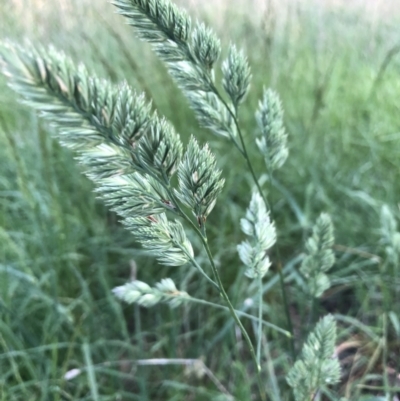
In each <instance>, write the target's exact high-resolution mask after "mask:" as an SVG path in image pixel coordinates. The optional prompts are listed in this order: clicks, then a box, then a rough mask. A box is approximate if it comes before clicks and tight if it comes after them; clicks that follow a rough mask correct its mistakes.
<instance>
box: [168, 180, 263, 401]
mask: <svg viewBox="0 0 400 401" xmlns="http://www.w3.org/2000/svg"><path fill="white" fill-rule="evenodd" d="M166 189H167V191H168V195H169V196H170V198H171V200H172V201H173V202H174V205H175V207H176V209H177V211H178V213H179V214H180V215H181V216H182V218H184V219H185V220H186V221H187V222H188V223H189V224H190V225H191V226H192V227H193V229H194V230H195V232H196V233H197V235H198V236H199V237H200V239H201V242H202V243H203V246H204V249H205V250H206V252H207V256H208V259H209V261H210V264H211V269H212V271H213V274H214V277H215V281H216V283H217V285H218V289H219V292H220V295H221V296H222V298H223V299H224V300H225V302H226V303H227V305H228V309H229V311H230V313H231V315H232V317H233V319H234V321H235V322H236V324H237V325H238V326H239V328H240V331H241V332H242V334H243V337H244V339H245V341H246V343H247V346H248V348H249V350H250V354H251V356H252V358H253V360H254V363H255V364H256V372H257V381H258V386H259V390H260V395H261V399H262V401H265V400H266V396H265V392H264V390H263V385H262V381H261V376H260V371H261V368H260V365H259V364H258V362H257V356H256V354H255V352H254V346H253V344H252V342H251V340H250V337H249V335H248V333H247V331H246V329H245V328H244V326H243V324H242V322H241V321H240V319H239V317H238V315H237V313H236V310H235V309H234V307H233V305H232V303H231V301H230V299H229V297H228V294H227V293H226V291H225V289H224V286H223V284H222V281H221V277H220V275H219V273H218V269H217V267H216V265H215V262H214V258H213V256H212V253H211V250H210V247H209V246H208V240H207V233H206V229H205V225H203V226H202V227H201V231H200V229H199V228H198V227H197V226H196V225H195V224H194V222H193V220H192V219H190V218H189V216H187V214H186V213H185V212H184V211H183V210H182V208H181V207H180V205H179V202H178V201H177V199H176V197H175V195H174V194H173V192H172V190H171V187H170V184H169V183H167V188H166Z"/></svg>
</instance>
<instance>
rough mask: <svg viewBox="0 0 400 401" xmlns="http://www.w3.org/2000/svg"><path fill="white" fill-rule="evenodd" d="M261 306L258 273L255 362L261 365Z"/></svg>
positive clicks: (261, 296) (260, 286)
mask: <svg viewBox="0 0 400 401" xmlns="http://www.w3.org/2000/svg"><path fill="white" fill-rule="evenodd" d="M262 306H263V288H262V277H261V274H259V275H258V338H257V363H258V365H259V366H261V343H262V320H263V319H262Z"/></svg>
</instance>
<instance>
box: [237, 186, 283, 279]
mask: <svg viewBox="0 0 400 401" xmlns="http://www.w3.org/2000/svg"><path fill="white" fill-rule="evenodd" d="M240 226H241V228H242V231H243V232H244V233H245V234H246V235H247V236H248V237H250V240H251V242H249V241H244V242H242V243H241V244H240V245H238V246H237V249H238V252H239V256H240V259H241V261H242V262H243V263H244V264H245V265H246V266H247V270H246V273H245V274H246V276H248V277H250V278H257V277H261V278H262V277H264V276H265V274H266V273H267V272H268V269H269V267H270V266H271V262H270V260H269V257H268V254H267V251H268V250H269V249H270V248H271V247H272V246H273V245H274V244H275V242H276V230H275V225H274V223H273V222H272V221H271V219H270V217H269V213H268V212H267V207H266V205H265V203H264V201H263V199H262V198H261V196H260V195H259V194H258V193H257V192H254V193H253V196H252V198H251V202H250V206H249V208H248V209H247V212H246V217H245V218H243V219H241V220H240Z"/></svg>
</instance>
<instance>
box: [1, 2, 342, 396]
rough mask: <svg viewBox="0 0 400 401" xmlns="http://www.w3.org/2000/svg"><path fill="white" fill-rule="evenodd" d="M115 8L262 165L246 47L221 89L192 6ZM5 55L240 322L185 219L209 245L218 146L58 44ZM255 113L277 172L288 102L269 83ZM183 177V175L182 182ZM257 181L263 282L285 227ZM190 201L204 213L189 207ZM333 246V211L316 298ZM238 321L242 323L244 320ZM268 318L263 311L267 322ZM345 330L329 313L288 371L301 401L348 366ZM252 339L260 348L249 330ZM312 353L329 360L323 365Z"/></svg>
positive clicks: (175, 294) (61, 134)
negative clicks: (342, 346) (249, 131)
mask: <svg viewBox="0 0 400 401" xmlns="http://www.w3.org/2000/svg"><path fill="white" fill-rule="evenodd" d="M114 5H115V6H116V7H117V9H118V11H119V13H121V14H122V15H124V16H125V17H126V18H127V21H128V23H129V24H130V25H132V26H133V27H134V28H135V29H136V32H137V34H138V36H139V37H140V38H142V39H144V40H145V41H147V42H150V43H151V44H152V46H153V48H154V50H155V52H156V53H157V54H158V56H159V57H160V58H161V59H162V60H163V61H164V62H165V63H166V65H167V67H168V69H169V71H170V73H171V75H172V77H173V78H174V79H175V81H176V82H177V84H178V85H179V87H180V88H181V89H182V91H183V93H184V94H185V96H186V97H187V99H188V101H189V104H190V106H191V107H192V109H193V110H194V112H195V115H196V116H197V118H198V121H199V122H200V124H201V125H202V126H203V127H205V128H207V129H209V130H211V131H212V132H213V133H214V134H216V135H219V136H222V137H225V138H227V139H229V140H230V141H232V143H233V144H234V145H235V146H236V148H237V149H238V151H239V152H240V153H241V155H242V156H244V157H245V158H246V160H247V162H248V163H249V167H251V165H250V162H249V160H248V157H247V150H246V147H245V142H244V140H243V135H242V132H241V129H240V126H239V123H238V110H239V107H240V105H241V103H242V102H243V101H244V99H245V97H246V94H247V93H248V90H249V87H250V81H251V72H250V67H249V63H248V61H247V59H246V57H245V55H244V53H243V52H242V51H240V50H238V49H237V48H236V46H234V45H231V46H230V48H229V51H228V56H227V58H226V59H225V60H223V61H222V62H221V75H222V82H221V85H217V84H216V82H215V76H216V74H215V71H214V69H215V68H216V67H215V66H216V63H217V61H218V59H219V57H220V53H221V45H220V41H219V39H218V38H217V37H216V35H215V34H214V33H213V32H212V30H210V29H209V28H207V27H206V26H205V25H204V24H202V23H196V24H194V25H193V24H192V22H191V19H190V18H189V16H188V15H187V14H186V13H185V12H184V11H182V10H180V9H178V8H177V7H176V6H174V5H173V4H171V3H170V2H169V1H166V0H115V1H114ZM0 56H1V62H2V69H3V72H4V73H5V75H6V76H7V77H8V78H9V82H10V86H11V87H12V88H13V89H14V90H15V91H16V92H17V93H18V94H19V95H21V97H22V98H23V100H24V102H25V103H26V104H28V105H30V106H32V107H33V108H35V109H36V110H38V111H39V112H40V113H41V115H42V116H43V117H44V118H45V119H47V120H48V121H50V122H51V123H52V124H53V125H54V126H55V127H56V132H57V136H58V139H59V140H60V142H61V143H62V144H63V145H65V146H67V147H70V148H72V149H74V150H75V151H76V153H77V158H78V160H79V162H80V163H81V164H82V165H83V166H84V167H85V169H86V174H87V176H88V177H89V178H90V179H91V180H93V182H94V183H95V184H96V191H97V193H98V194H99V196H100V197H101V198H102V199H103V200H104V201H105V202H106V204H107V205H108V206H109V207H110V208H111V209H112V210H114V211H115V212H116V213H117V214H118V215H119V216H120V217H121V219H122V222H123V224H124V225H125V226H126V227H127V229H128V230H130V231H131V232H132V234H133V235H134V236H135V239H136V240H137V241H138V242H139V243H141V244H142V246H143V247H144V248H145V249H147V250H148V251H149V252H150V254H151V255H154V256H155V257H157V259H158V261H159V262H160V263H162V264H165V265H168V266H181V265H184V264H186V263H191V264H192V265H193V266H194V267H195V268H196V269H198V270H199V272H200V273H201V274H202V275H203V276H205V277H206V278H207V279H208V281H209V282H211V283H212V284H213V285H214V286H215V287H217V288H218V290H219V291H220V293H221V294H222V295H223V297H224V299H225V300H226V301H227V304H228V306H229V308H228V309H229V310H230V311H231V313H232V315H233V317H234V318H236V319H237V317H236V312H235V311H234V309H233V308H232V307H231V304H230V302H229V299H228V297H227V295H226V292H225V290H224V288H223V286H222V282H221V280H220V279H219V274H218V271H217V269H216V268H215V265H214V263H213V260H212V258H211V256H210V254H209V256H210V264H211V266H212V267H213V268H214V270H213V273H214V279H215V280H216V281H214V280H213V279H211V278H210V277H209V276H208V274H207V273H206V272H205V271H204V270H203V269H202V268H201V266H200V265H199V264H198V263H197V261H196V257H195V252H194V250H193V247H192V244H191V243H190V241H189V239H188V238H187V236H186V233H185V228H184V225H183V224H182V221H184V222H186V223H187V224H189V225H191V227H192V229H194V231H195V232H196V233H197V234H198V235H200V237H201V239H202V241H203V244H204V246H205V247H206V246H207V244H206V242H207V240H206V233H205V225H206V220H207V216H208V215H209V214H210V213H211V211H212V209H213V207H214V205H215V203H216V201H217V197H218V195H219V194H220V193H221V191H222V189H223V185H224V179H223V178H221V175H222V173H221V171H220V170H219V169H218V168H217V162H216V158H215V156H214V155H213V154H212V153H211V151H210V149H209V147H208V146H207V145H204V146H200V145H199V143H198V142H197V140H196V139H195V138H194V137H192V138H191V139H190V141H189V143H188V145H187V147H186V149H185V150H184V147H183V145H182V142H181V139H180V136H179V134H178V133H177V132H175V130H174V128H173V126H172V125H171V124H170V123H169V122H168V121H166V120H165V119H164V118H162V117H160V116H159V115H158V114H157V113H155V112H152V111H151V105H150V104H149V103H147V102H146V100H145V98H144V96H143V95H140V94H137V93H135V92H134V91H133V90H132V89H131V88H129V86H128V85H127V84H125V83H124V84H121V85H112V84H110V83H109V82H107V81H105V80H100V79H98V78H95V77H94V76H93V75H90V74H88V72H87V70H86V69H85V68H84V67H83V66H82V65H80V66H76V65H74V63H73V62H72V61H71V60H70V59H69V58H67V57H66V56H65V55H64V54H63V53H61V52H58V51H56V50H55V49H54V48H51V47H50V48H49V49H42V48H37V49H34V48H33V47H32V46H28V47H27V48H23V47H20V46H17V45H14V44H11V43H6V44H3V45H1V47H0ZM218 87H222V88H223V89H224V93H221V91H220V90H219V89H217V88H218ZM255 117H256V121H257V123H258V126H259V132H258V133H257V137H256V138H254V139H255V142H256V144H257V146H258V148H259V150H260V152H261V155H262V157H263V158H264V160H265V163H266V167H267V170H268V172H270V173H271V172H272V171H273V170H276V169H278V168H280V167H281V166H282V165H283V164H284V162H285V161H286V159H287V157H288V148H287V134H286V131H285V128H284V124H283V110H282V106H281V102H280V100H279V97H278V95H277V94H276V93H275V92H274V91H272V90H270V89H266V90H265V91H264V94H263V98H262V99H261V100H260V102H259V105H258V109H257V111H256V114H255ZM175 174H176V176H177V180H172V178H173V176H174V175H175ZM176 181H177V185H174V184H173V183H174V182H176ZM255 181H256V185H257V187H258V190H259V192H254V194H253V196H252V199H251V201H250V205H249V207H248V209H247V212H246V215H245V217H244V218H243V219H242V220H241V222H240V224H241V228H242V231H243V232H244V234H245V235H246V236H247V237H248V239H247V240H246V241H244V242H242V243H241V244H240V245H238V247H237V249H238V253H239V257H240V259H241V261H242V262H243V263H244V265H245V266H246V275H247V276H248V277H249V278H252V279H256V278H257V279H259V280H261V279H262V278H263V277H264V276H265V275H266V274H267V272H268V270H269V268H270V266H271V260H270V257H269V255H268V254H269V251H270V249H271V247H272V246H273V245H274V244H275V242H276V238H277V234H276V229H275V224H274V223H273V221H272V219H271V216H270V212H269V211H268V209H267V204H266V201H265V198H264V197H263V195H262V193H261V191H260V187H259V184H258V181H257V180H255ZM187 209H188V210H190V211H191V213H192V215H193V217H190V216H188V215H187V214H186V212H185V210H187ZM332 244H333V229H332V223H331V221H330V218H329V216H327V215H324V214H323V215H321V217H320V218H319V219H318V221H317V223H316V225H315V227H314V230H313V235H312V237H311V238H310V239H309V240H308V242H307V245H306V257H305V258H304V261H303V263H302V265H301V267H300V271H301V273H302V275H303V277H304V281H305V283H306V289H307V291H308V292H309V294H310V295H311V296H312V297H319V296H321V295H322V293H323V292H324V291H325V290H326V289H327V288H329V279H328V276H327V274H326V273H327V271H328V270H329V269H330V268H331V267H332V265H333V263H334V256H333V252H332V250H331V247H332ZM260 282H261V281H260ZM114 292H115V294H116V295H117V296H118V297H120V298H121V299H123V300H125V301H127V302H129V303H138V304H140V305H143V306H146V307H149V306H154V305H156V304H158V303H159V302H167V303H170V304H171V305H173V306H178V305H180V304H181V303H182V302H185V300H188V299H190V296H189V295H188V294H187V293H185V292H182V291H178V290H177V288H176V286H175V284H174V283H173V282H172V280H170V279H164V280H162V281H161V282H160V283H158V284H157V285H156V286H155V287H150V286H149V285H147V284H145V283H143V282H140V281H134V282H132V283H127V284H126V285H124V286H121V287H118V288H116V289H115V290H114ZM260 311H261V305H260ZM236 322H237V323H238V324H239V325H240V327H241V329H243V326H241V324H240V321H239V320H238V319H237V320H236ZM261 323H262V320H261V318H260V327H261ZM243 330H244V329H243ZM335 330H336V326H335V322H334V321H333V319H332V318H331V317H326V318H325V319H323V320H321V321H320V323H318V325H317V327H316V329H315V331H314V332H313V333H312V334H311V335H310V337H309V339H308V341H307V342H306V344H305V346H304V348H303V353H302V355H301V357H300V359H299V361H297V362H296V364H295V365H294V366H293V368H292V370H291V372H290V373H289V376H288V383H289V384H290V385H291V386H292V387H293V388H294V393H295V397H296V400H298V401H303V400H304V401H306V400H309V399H314V397H315V394H316V392H317V391H318V389H319V388H320V387H321V386H325V385H327V384H332V383H334V382H336V381H338V379H339V365H338V362H337V360H336V359H335V358H333V359H332V355H333V353H334V343H335ZM244 335H245V338H246V339H247V340H248V343H249V344H250V346H251V343H250V339H249V338H248V336H247V333H246V332H245V331H244ZM251 349H252V347H251ZM313 360H314V361H317V362H318V363H317V364H313V363H312V362H313ZM310 397H311V398H310Z"/></svg>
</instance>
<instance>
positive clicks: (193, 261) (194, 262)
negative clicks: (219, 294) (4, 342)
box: [188, 255, 219, 291]
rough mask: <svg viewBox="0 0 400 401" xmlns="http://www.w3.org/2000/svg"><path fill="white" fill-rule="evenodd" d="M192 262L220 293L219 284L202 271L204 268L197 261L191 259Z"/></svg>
mask: <svg viewBox="0 0 400 401" xmlns="http://www.w3.org/2000/svg"><path fill="white" fill-rule="evenodd" d="M188 256H189V255H188ZM190 261H191V262H192V264H193V265H194V266H195V267H196V269H197V270H198V271H199V272H200V273H201V274H202V275H203V276H204V277H205V278H206V279H207V281H208V282H209V283H211V284H212V285H213V286H214V287H215V288H216V289H217V290H218V291H219V287H218V284H217V283H216V282H215V281H214V280H213V279H212V278H211V277H209V276H208V274H207V273H206V272H205V271H204V270H203V269H202V267H201V266H200V265H199V264H198V263H197V262H196V260H195V259H194V258H192V257H190Z"/></svg>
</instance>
